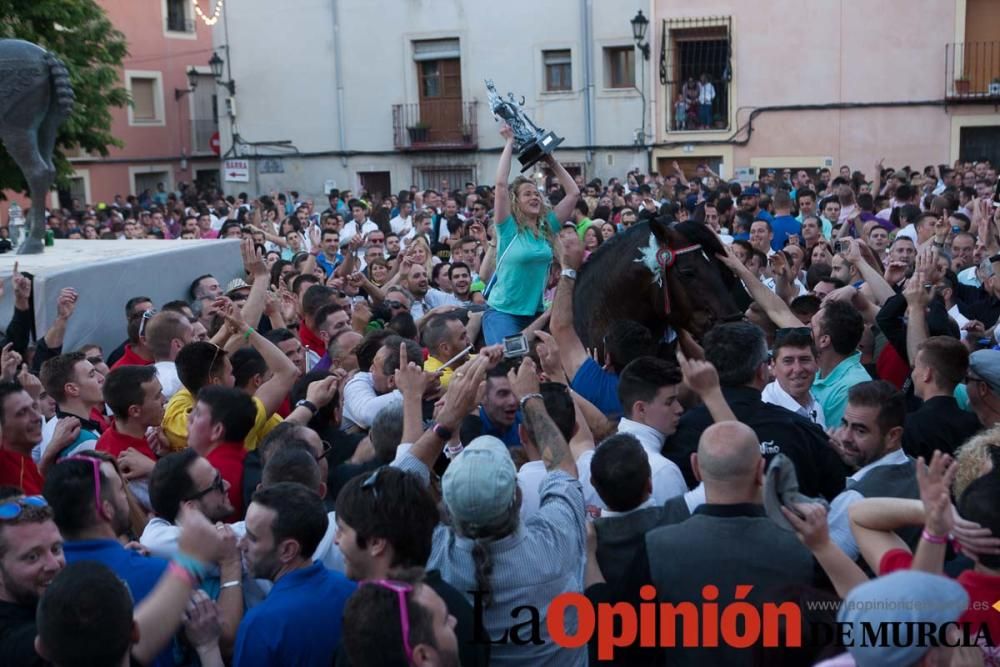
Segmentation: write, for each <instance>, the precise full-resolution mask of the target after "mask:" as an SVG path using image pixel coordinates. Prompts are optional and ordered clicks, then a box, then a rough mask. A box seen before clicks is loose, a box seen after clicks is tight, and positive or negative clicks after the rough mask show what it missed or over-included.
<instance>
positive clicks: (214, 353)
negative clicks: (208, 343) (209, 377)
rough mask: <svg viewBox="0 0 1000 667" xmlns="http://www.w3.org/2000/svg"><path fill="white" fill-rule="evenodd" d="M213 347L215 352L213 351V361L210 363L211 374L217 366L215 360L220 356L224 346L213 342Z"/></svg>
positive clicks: (209, 370)
mask: <svg viewBox="0 0 1000 667" xmlns="http://www.w3.org/2000/svg"><path fill="white" fill-rule="evenodd" d="M212 347H214V348H215V352H213V353H212V361H210V362H209V364H208V372H209V374H211V373H212V369H213V368H215V362H216V360H218V358H219V352H222V348H221V347H219V346H218V345H216V344H215V343H212Z"/></svg>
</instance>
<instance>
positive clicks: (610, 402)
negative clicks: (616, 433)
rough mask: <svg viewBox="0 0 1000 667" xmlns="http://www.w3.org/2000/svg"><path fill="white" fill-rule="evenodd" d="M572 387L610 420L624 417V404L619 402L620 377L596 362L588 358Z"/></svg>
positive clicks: (578, 370) (578, 371) (571, 384)
mask: <svg viewBox="0 0 1000 667" xmlns="http://www.w3.org/2000/svg"><path fill="white" fill-rule="evenodd" d="M570 387H572V388H573V391H575V392H576V393H578V394H580V395H581V396H583V397H584V398H585V399H587V400H588V401H590V402H591V403H593V404H594V406H596V407H597V409H598V410H600V411H601V412H603V413H604V414H605V415H607V417H608V418H609V419H615V418H617V417H621V415H622V404H621V401H619V400H618V376H617V375H615V374H614V373H609V372H608V371H606V370H604V369H603V368H601V367H600V366H599V365H598V364H597V362H596V361H594V360H593V359H591V358H590V357H587V360H586V361H584V362H583V364H582V365H581V366H580V368H579V369H577V371H576V375H574V376H573V380H572V382H570Z"/></svg>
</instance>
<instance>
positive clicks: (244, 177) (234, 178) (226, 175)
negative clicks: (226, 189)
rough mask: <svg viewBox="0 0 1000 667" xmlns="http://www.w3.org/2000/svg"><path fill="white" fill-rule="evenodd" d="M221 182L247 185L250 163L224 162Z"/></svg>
mask: <svg viewBox="0 0 1000 667" xmlns="http://www.w3.org/2000/svg"><path fill="white" fill-rule="evenodd" d="M222 180H224V181H229V182H230V183H249V182H250V162H248V161H247V160H226V161H225V162H223V163H222Z"/></svg>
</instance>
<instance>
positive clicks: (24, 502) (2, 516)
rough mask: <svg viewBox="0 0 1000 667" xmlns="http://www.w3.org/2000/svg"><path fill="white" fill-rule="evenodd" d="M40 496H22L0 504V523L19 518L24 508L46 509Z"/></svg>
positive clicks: (43, 499)
mask: <svg viewBox="0 0 1000 667" xmlns="http://www.w3.org/2000/svg"><path fill="white" fill-rule="evenodd" d="M48 506H49V504H48V503H47V502H45V498H43V497H42V496H22V497H20V498H15V499H13V500H10V501H8V502H5V503H3V504H0V521H11V520H13V519H16V518H17V517H19V516H21V512H22V511H23V510H24V508H26V507H28V508H31V507H48Z"/></svg>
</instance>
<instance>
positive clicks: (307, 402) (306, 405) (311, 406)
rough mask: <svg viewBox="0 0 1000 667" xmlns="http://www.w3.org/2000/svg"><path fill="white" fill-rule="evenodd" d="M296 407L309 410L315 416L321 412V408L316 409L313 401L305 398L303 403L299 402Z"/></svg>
mask: <svg viewBox="0 0 1000 667" xmlns="http://www.w3.org/2000/svg"><path fill="white" fill-rule="evenodd" d="M295 407H297V408H300V407H301V408H305V409H306V410H308V411H309V412H311V413H313V414H316V413H317V412H319V408H317V407H316V404H315V403H313V402H312V401H310V400H308V399H305V398H303V399H302V400H301V401H299V402H298V403H296V404H295Z"/></svg>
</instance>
